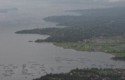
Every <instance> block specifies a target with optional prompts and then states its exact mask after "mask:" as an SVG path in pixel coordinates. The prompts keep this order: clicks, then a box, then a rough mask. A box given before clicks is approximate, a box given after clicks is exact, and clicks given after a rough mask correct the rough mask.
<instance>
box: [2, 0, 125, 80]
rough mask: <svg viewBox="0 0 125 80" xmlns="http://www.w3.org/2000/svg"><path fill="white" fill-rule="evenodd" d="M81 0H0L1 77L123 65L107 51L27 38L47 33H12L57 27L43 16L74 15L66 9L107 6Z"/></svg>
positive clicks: (15, 78) (14, 78)
mask: <svg viewBox="0 0 125 80" xmlns="http://www.w3.org/2000/svg"><path fill="white" fill-rule="evenodd" d="M80 3H81V4H80ZM82 3H84V2H82V1H81V0H78V1H72V2H71V1H66V0H64V1H63V0H53V1H52V0H0V80H8V78H9V80H11V79H12V80H22V79H24V78H25V79H26V80H31V79H32V78H34V77H38V76H41V75H44V74H46V72H48V73H49V72H62V71H63V72H67V71H69V70H71V69H74V68H77V67H79V68H87V67H88V68H90V67H107V68H109V67H113V68H124V67H125V62H122V61H113V60H111V59H110V58H111V57H113V55H110V54H105V53H101V52H79V51H75V50H72V49H63V48H61V47H56V46H54V45H53V44H52V43H41V44H37V43H30V42H28V41H29V40H36V39H38V38H45V37H46V36H43V35H28V34H23V35H19V34H18V35H17V34H15V33H14V32H16V31H18V30H23V29H32V28H45V27H56V23H51V22H45V21H43V18H45V17H48V16H54V15H77V13H72V12H68V11H67V10H77V9H86V8H94V7H95V8H96V7H107V5H106V4H103V5H101V4H100V5H98V6H96V4H95V5H94V4H93V5H90V6H86V5H83V4H82ZM89 4H91V3H89ZM108 6H110V5H108ZM59 27H61V26H59ZM26 69H27V70H26ZM23 71H24V72H25V71H26V72H25V73H24V72H23ZM10 77H11V78H10ZM27 77H28V78H27ZM25 79H24V80H25Z"/></svg>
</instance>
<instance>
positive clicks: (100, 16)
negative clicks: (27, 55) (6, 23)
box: [16, 7, 125, 42]
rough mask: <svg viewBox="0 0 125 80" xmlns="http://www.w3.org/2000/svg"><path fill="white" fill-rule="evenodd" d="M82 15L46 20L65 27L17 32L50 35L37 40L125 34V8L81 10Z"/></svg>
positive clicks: (80, 38)
mask: <svg viewBox="0 0 125 80" xmlns="http://www.w3.org/2000/svg"><path fill="white" fill-rule="evenodd" d="M79 12H80V13H81V14H82V15H80V16H52V17H47V18H45V19H44V20H46V21H51V22H57V23H58V25H61V26H67V27H64V28H44V29H33V30H23V31H18V32H16V33H35V34H47V35H50V37H48V38H47V39H46V40H40V39H38V40H37V41H36V42H42V41H46V42H77V41H83V40H85V39H91V38H99V37H112V36H124V35H125V17H124V16H125V8H123V7H122V8H106V9H93V10H83V11H79Z"/></svg>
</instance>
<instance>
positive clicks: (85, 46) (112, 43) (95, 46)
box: [54, 37, 125, 57]
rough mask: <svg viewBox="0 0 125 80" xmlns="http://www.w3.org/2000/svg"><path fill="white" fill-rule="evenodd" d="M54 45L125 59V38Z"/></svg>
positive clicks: (56, 43) (57, 43)
mask: <svg viewBox="0 0 125 80" xmlns="http://www.w3.org/2000/svg"><path fill="white" fill-rule="evenodd" d="M54 45H56V46H60V47H63V48H66V49H74V50H78V51H90V52H93V51H94V52H106V53H111V54H113V55H115V56H116V57H125V38H123V37H117V38H105V39H104V38H100V39H91V40H84V41H80V42H55V43H54Z"/></svg>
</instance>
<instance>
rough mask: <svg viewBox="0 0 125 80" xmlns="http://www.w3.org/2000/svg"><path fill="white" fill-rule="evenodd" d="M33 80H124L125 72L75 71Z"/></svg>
mask: <svg viewBox="0 0 125 80" xmlns="http://www.w3.org/2000/svg"><path fill="white" fill-rule="evenodd" d="M34 80H125V70H122V69H75V70H72V71H70V72H69V73H60V74H47V75H45V76H42V77H41V78H38V79H34Z"/></svg>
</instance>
